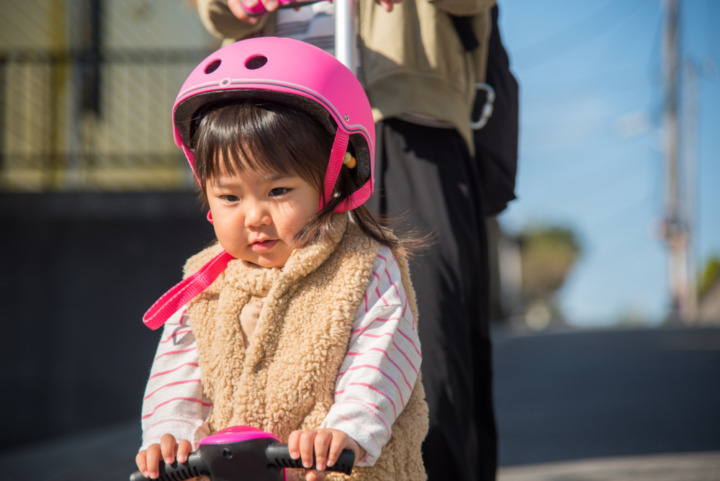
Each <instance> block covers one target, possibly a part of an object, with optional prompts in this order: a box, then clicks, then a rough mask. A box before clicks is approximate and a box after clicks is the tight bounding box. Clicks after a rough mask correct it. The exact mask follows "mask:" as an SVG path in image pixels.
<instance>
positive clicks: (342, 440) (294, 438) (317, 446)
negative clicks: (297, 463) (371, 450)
mask: <svg viewBox="0 0 720 481" xmlns="http://www.w3.org/2000/svg"><path fill="white" fill-rule="evenodd" d="M288 449H289V451H290V456H291V457H292V458H293V459H298V458H301V459H302V462H303V466H305V468H306V469H307V468H310V467H311V466H312V464H313V451H314V452H315V469H311V470H308V471H306V479H307V480H308V481H321V480H322V479H324V478H325V468H326V467H327V466H332V465H334V464H335V463H336V462H337V459H338V457H340V453H341V452H342V450H343V449H351V450H353V451H354V452H355V462H357V461H358V460H359V459H360V458H362V457H363V456H365V450H364V449H362V448H361V447H360V446H359V445H358V443H356V442H355V440H354V439H352V438H351V437H350V436H348V435H347V434H345V433H344V432H342V431H339V430H337V429H317V430H314V429H308V430H305V431H300V430H298V431H293V432H292V433H290V437H289V438H288Z"/></svg>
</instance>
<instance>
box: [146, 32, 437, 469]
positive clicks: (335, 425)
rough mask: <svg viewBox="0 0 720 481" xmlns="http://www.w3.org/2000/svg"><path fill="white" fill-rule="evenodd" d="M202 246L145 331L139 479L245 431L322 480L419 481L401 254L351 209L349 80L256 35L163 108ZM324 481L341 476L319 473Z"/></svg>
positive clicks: (416, 355)
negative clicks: (191, 177)
mask: <svg viewBox="0 0 720 481" xmlns="http://www.w3.org/2000/svg"><path fill="white" fill-rule="evenodd" d="M173 124H174V125H173V127H174V134H175V140H176V143H178V145H179V146H181V147H182V148H183V150H184V151H185V153H186V155H187V158H188V160H189V162H190V166H191V167H192V169H193V172H194V174H195V176H196V178H197V180H198V183H199V185H200V189H201V193H202V197H203V199H204V201H205V202H206V203H207V205H208V206H209V214H208V219H209V220H210V221H211V222H212V223H213V226H214V229H215V234H216V237H217V241H218V242H217V244H215V245H213V246H211V247H209V248H207V249H205V250H203V251H202V252H200V253H198V254H196V255H195V256H193V257H192V258H190V260H189V261H188V262H187V264H186V266H185V275H186V277H185V279H184V281H183V282H182V283H181V284H179V285H178V286H176V287H175V288H174V289H173V290H171V291H170V292H168V293H167V294H166V295H165V296H163V297H162V298H161V299H160V300H159V301H158V302H157V303H156V304H155V305H154V306H153V307H152V308H151V309H150V311H148V313H147V314H146V317H145V322H146V324H147V325H148V326H149V327H151V328H153V329H156V328H159V327H160V326H162V325H164V328H163V333H162V336H161V340H160V342H159V346H158V350H157V354H156V357H155V359H154V362H153V366H152V370H151V373H150V379H149V381H148V385H147V389H146V393H145V397H144V400H143V411H142V425H143V445H142V447H141V450H140V452H139V453H138V456H137V459H136V461H137V464H138V468H139V469H140V470H141V472H143V474H144V475H145V476H148V477H151V478H157V477H158V465H159V462H160V461H161V460H163V461H165V462H174V461H175V460H176V459H177V460H178V461H179V462H184V461H185V459H186V458H187V456H188V454H189V453H190V452H191V450H193V449H196V448H197V443H198V442H199V441H200V440H201V439H202V438H203V437H205V436H207V435H208V434H211V433H214V432H216V431H219V430H221V429H223V428H226V427H229V426H233V425H249V426H253V427H256V428H259V429H262V430H263V431H268V432H271V433H273V434H274V435H276V436H277V437H279V438H280V439H281V440H282V441H284V442H287V443H288V446H289V449H290V453H291V455H292V456H293V457H294V458H295V459H298V458H301V459H302V461H303V465H304V466H305V467H308V468H309V467H311V466H312V463H313V453H314V455H315V460H316V464H315V469H307V470H306V471H305V473H304V474H305V476H306V478H307V479H309V480H311V481H312V480H319V479H323V477H324V476H325V472H324V469H325V467H326V466H331V465H332V464H333V463H334V462H335V461H336V459H337V457H338V456H339V454H340V452H341V451H342V450H343V449H351V450H353V451H354V452H355V466H354V468H353V472H352V474H351V477H350V479H357V480H361V479H368V480H370V479H372V480H388V481H391V480H392V481H395V480H405V479H407V480H424V479H425V470H424V468H423V464H422V457H421V452H420V446H421V443H422V441H423V439H424V437H425V434H426V432H427V422H428V421H427V406H426V404H425V400H424V392H423V387H422V383H421V380H420V375H419V373H420V361H421V354H420V345H419V341H418V335H417V308H416V304H415V297H414V291H413V288H412V285H411V282H410V277H409V273H408V267H407V261H406V254H407V247H408V246H409V245H410V244H409V243H408V242H407V241H401V240H399V239H398V238H396V237H395V236H394V235H393V234H392V233H390V232H389V231H388V230H386V229H385V228H384V227H382V226H381V225H380V224H379V223H378V222H376V221H375V219H374V218H373V217H372V216H371V215H370V214H369V212H368V211H367V210H366V209H365V207H363V205H362V204H363V203H364V202H365V201H366V200H367V199H368V198H369V196H370V194H371V193H372V187H373V159H374V135H375V134H374V132H375V131H374V124H373V119H372V114H371V111H370V106H369V103H368V101H367V98H366V96H365V93H364V91H363V89H362V87H361V86H360V84H359V82H358V80H357V79H356V78H355V76H354V75H353V74H352V72H350V71H349V70H348V69H347V68H345V67H344V66H343V65H342V64H341V63H340V62H338V61H337V60H336V59H335V58H334V57H332V56H331V55H329V54H327V53H325V52H324V51H322V50H320V49H318V48H316V47H313V46H311V45H309V44H305V43H303V42H299V41H296V40H291V39H287V38H273V37H263V38H255V39H250V40H243V41H240V42H237V43H235V44H232V45H229V46H227V47H224V48H222V49H220V50H218V51H217V52H215V53H214V54H212V55H210V56H209V57H208V58H207V59H205V60H204V61H203V62H201V64H200V65H198V67H196V69H195V70H194V71H193V72H192V73H191V74H190V76H189V77H188V79H187V80H186V81H185V84H184V85H183V87H182V88H181V91H180V94H179V95H178V98H177V100H176V102H175V106H174V108H173ZM328 477H329V478H337V479H340V478H343V477H344V475H340V474H328Z"/></svg>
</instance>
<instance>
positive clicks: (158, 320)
mask: <svg viewBox="0 0 720 481" xmlns="http://www.w3.org/2000/svg"><path fill="white" fill-rule="evenodd" d="M233 259H234V257H233V256H231V255H230V254H228V253H227V252H225V251H222V252H221V253H220V254H218V255H216V256H215V257H213V258H212V260H211V261H210V262H208V263H207V264H205V265H204V266H203V267H202V268H201V269H200V270H199V271H197V272H196V273H195V274H193V275H191V276H190V277H187V278H186V279H185V280H183V281H182V282H180V283H179V284H178V285H176V286H175V287H173V288H172V289H170V290H169V291H167V292H166V293H165V294H163V296H162V297H161V298H160V299H158V300H157V301H155V304H153V305H152V306H151V307H150V309H148V311H147V312H146V313H145V315H144V316H143V322H144V323H145V325H146V326H147V327H149V328H150V329H153V330H155V329H157V328H159V327H161V326H162V325H163V324H165V322H166V321H167V320H168V319H169V318H170V316H172V315H173V314H175V313H176V312H177V311H178V309H180V308H181V307H182V306H184V305H185V304H187V303H188V302H190V301H191V300H192V299H193V298H195V296H197V295H198V294H200V293H201V292H202V291H204V290H205V289H207V287H208V286H209V285H210V284H212V283H213V282H214V281H215V279H217V278H218V276H219V275H220V274H221V273H222V271H224V270H225V267H227V265H228V262H230V261H231V260H233Z"/></svg>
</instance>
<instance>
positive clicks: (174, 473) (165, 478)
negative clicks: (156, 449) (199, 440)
mask: <svg viewBox="0 0 720 481" xmlns="http://www.w3.org/2000/svg"><path fill="white" fill-rule="evenodd" d="M158 468H159V471H160V477H159V478H158V481H181V480H184V479H190V478H195V477H197V476H210V471H208V469H207V467H206V466H205V462H204V461H203V459H202V456H201V455H200V453H199V452H194V453H192V454H190V456H188V459H187V461H186V462H184V463H182V464H180V463H178V462H177V461H175V462H174V463H172V464H165V463H164V462H162V461H160V465H159V466H158ZM130 481H151V480H150V478H146V477H145V476H143V474H142V473H141V472H140V471H135V472H134V473H132V474H131V475H130Z"/></svg>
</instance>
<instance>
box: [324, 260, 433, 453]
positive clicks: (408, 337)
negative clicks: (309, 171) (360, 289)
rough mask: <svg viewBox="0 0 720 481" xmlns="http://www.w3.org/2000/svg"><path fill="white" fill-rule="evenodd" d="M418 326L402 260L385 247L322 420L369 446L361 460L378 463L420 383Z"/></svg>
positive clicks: (374, 271)
mask: <svg viewBox="0 0 720 481" xmlns="http://www.w3.org/2000/svg"><path fill="white" fill-rule="evenodd" d="M416 326H417V325H416V322H415V318H414V316H413V314H412V311H411V310H410V307H409V305H408V300H407V296H406V295H405V289H404V287H403V284H402V281H401V276H400V268H399V266H398V263H397V260H396V259H395V258H394V257H393V254H392V252H391V251H390V249H388V248H382V249H381V250H380V252H379V253H378V257H377V259H376V261H375V266H374V270H373V275H372V277H371V279H370V283H369V284H368V287H367V289H366V292H365V296H364V299H363V301H362V302H361V304H360V307H359V308H358V311H357V313H356V317H355V320H354V324H353V332H352V335H351V338H350V343H349V349H348V352H347V353H346V355H345V359H344V360H343V363H342V366H341V368H340V372H339V373H338V378H337V382H336V389H335V403H334V404H333V406H332V407H331V409H330V411H329V413H328V416H327V417H326V419H325V421H324V422H323V426H322V427H326V428H333V429H339V430H341V431H343V432H345V433H346V434H348V435H349V436H350V437H352V438H353V439H354V440H355V441H356V442H357V443H358V444H359V445H360V446H361V447H362V448H363V449H364V450H365V452H366V455H365V456H364V457H363V458H362V459H361V460H359V462H358V465H359V466H372V465H373V464H374V463H375V461H376V460H377V458H378V457H379V456H380V452H381V450H382V448H383V446H384V445H385V444H386V443H387V441H388V440H389V438H390V435H391V433H392V425H393V423H394V422H395V419H397V416H398V415H399V414H400V412H402V410H403V408H404V407H405V404H406V403H407V401H408V400H409V398H410V394H411V393H412V390H413V387H414V386H415V381H416V380H417V377H418V372H419V371H420V362H421V353H420V343H419V339H418V333H417V329H416Z"/></svg>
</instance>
